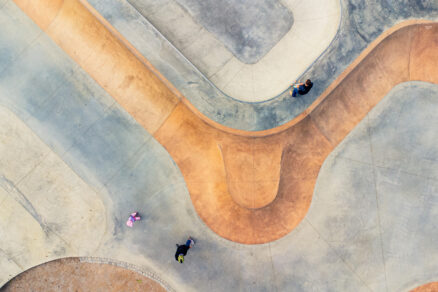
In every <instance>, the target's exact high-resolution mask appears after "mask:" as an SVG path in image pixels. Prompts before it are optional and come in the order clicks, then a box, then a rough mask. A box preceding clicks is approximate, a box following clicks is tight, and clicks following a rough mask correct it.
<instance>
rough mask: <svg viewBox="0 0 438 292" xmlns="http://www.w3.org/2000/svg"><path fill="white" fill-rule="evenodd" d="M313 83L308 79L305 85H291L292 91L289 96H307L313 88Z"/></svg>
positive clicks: (299, 83)
mask: <svg viewBox="0 0 438 292" xmlns="http://www.w3.org/2000/svg"><path fill="white" fill-rule="evenodd" d="M312 86H313V83H312V81H310V79H307V80H306V82H305V83H301V82H298V83H294V84H292V85H291V87H292V89H291V90H290V91H289V94H290V95H291V96H292V97H296V96H297V95H298V94H299V95H306V94H307V93H308V92H309V91H310V89H311V88H312Z"/></svg>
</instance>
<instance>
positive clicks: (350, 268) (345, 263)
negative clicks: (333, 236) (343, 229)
mask: <svg viewBox="0 0 438 292" xmlns="http://www.w3.org/2000/svg"><path fill="white" fill-rule="evenodd" d="M303 221H306V222H307V223H308V224H309V226H310V227H311V228H312V229H313V231H315V232H316V234H318V236H319V237H320V238H321V239H322V240H323V241H324V242H325V244H327V246H328V247H329V248H330V249H331V250H333V251H334V253H335V254H336V255H337V256H338V258H339V259H340V260H341V261H342V262H343V263H344V265H345V266H346V267H347V269H348V270H349V271H350V272H351V273H352V274H353V275H354V276H355V277H356V278H357V279H358V280H359V281H360V282H361V283H362V284H363V285H364V287H366V288H368V290H369V291H373V290H372V289H371V288H370V287H369V286H368V285H367V283H365V281H364V280H363V279H362V278H361V277H360V276H359V275H358V274H357V273H356V272H355V271H354V269H353V268H352V267H351V266H350V265H349V264H348V263H347V262H346V261H345V260H344V258H343V257H342V256H341V255H340V254H339V253H338V252H337V251H336V249H335V248H334V247H333V246H332V245H331V244H330V242H328V241H327V240H326V239H325V238H324V236H322V234H321V233H320V232H319V231H318V230H317V229H316V228H315V226H313V224H312V223H311V222H310V221H309V220H308V219H307V218H306V217H304V220H303Z"/></svg>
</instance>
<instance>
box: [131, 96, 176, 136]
mask: <svg viewBox="0 0 438 292" xmlns="http://www.w3.org/2000/svg"><path fill="white" fill-rule="evenodd" d="M181 101H182V99H178V102H176V103H175V104H174V106H173V108H172V109H171V110H170V111H169V114H168V115H167V116H166V118H165V119H164V120H163V121H162V122H161V123H160V124H159V125H158V126H157V128H156V129H155V130H154V131H153V132H152V133H150V134H151V136H153V137H154V138H155V134H156V133H157V132H158V131H159V130H160V129H161V127H162V126H163V125H164V124H165V123H166V122H167V120H168V119H169V118H170V116H171V115H172V114H173V112H174V111H175V110H176V108H177V107H178V105H179V104H180V103H181ZM129 115H130V116H132V115H131V114H129ZM132 118H134V116H132ZM134 119H135V118H134ZM136 121H137V120H136ZM138 123H139V124H140V122H138ZM141 126H142V127H143V128H144V129H145V130H146V128H145V127H144V126H143V125H141ZM146 131H147V130H146ZM148 132H149V131H148ZM160 144H161V143H160Z"/></svg>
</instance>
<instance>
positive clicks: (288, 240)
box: [0, 1, 438, 291]
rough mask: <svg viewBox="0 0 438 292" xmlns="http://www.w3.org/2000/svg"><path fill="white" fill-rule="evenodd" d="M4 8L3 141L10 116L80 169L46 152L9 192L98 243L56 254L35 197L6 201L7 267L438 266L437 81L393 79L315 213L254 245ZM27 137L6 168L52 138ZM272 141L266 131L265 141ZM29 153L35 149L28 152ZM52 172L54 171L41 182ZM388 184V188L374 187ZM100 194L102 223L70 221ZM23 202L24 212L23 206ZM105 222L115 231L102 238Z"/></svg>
mask: <svg viewBox="0 0 438 292" xmlns="http://www.w3.org/2000/svg"><path fill="white" fill-rule="evenodd" d="M1 8H2V9H1V10H0V21H1V23H2V29H0V34H1V37H0V40H2V41H1V42H0V46H1V49H2V51H3V52H6V53H5V54H2V55H1V57H2V58H1V59H0V60H1V63H0V66H1V72H0V102H1V104H3V105H4V106H5V107H7V108H8V109H9V110H5V111H2V115H0V120H3V119H5V120H4V123H5V124H6V125H5V126H4V127H3V129H8V131H7V132H6V134H5V137H7V138H5V139H0V144H1V145H5V146H7V145H9V146H11V144H8V143H9V142H10V141H16V139H11V138H12V137H15V136H16V135H13V131H12V132H11V131H9V129H11V127H12V128H14V127H15V128H18V127H19V126H20V125H21V127H20V128H25V129H27V130H26V133H28V134H29V135H30V136H29V137H37V138H38V139H37V140H39V141H42V142H43V145H42V146H44V147H42V148H43V149H47V150H48V151H49V152H53V153H54V156H56V157H58V158H59V159H56V161H58V162H59V163H60V164H61V166H63V167H62V168H61V169H64V170H65V173H67V174H70V175H68V176H67V177H66V179H64V178H65V176H64V175H60V176H55V175H53V173H54V172H56V171H57V170H59V169H60V168H57V167H56V165H53V164H50V163H48V162H50V161H43V162H42V164H41V165H45V166H48V167H44V168H40V167H36V168H35V169H36V170H35V172H38V173H39V174H41V175H40V176H35V177H36V178H37V179H36V182H35V181H34V180H33V179H31V177H33V175H30V176H29V178H28V179H26V178H24V179H23V180H21V183H20V181H18V182H16V184H18V185H21V184H23V185H22V186H26V189H25V190H26V191H25V192H23V191H22V196H17V194H16V193H14V192H12V194H11V193H10V192H7V193H6V194H5V200H7V201H8V202H11V201H12V202H17V201H16V198H18V199H19V202H25V201H24V200H23V198H27V197H29V199H28V201H30V202H31V203H32V206H33V207H34V208H33V209H34V210H36V211H41V212H40V213H39V214H40V216H41V217H42V218H43V219H44V218H46V217H47V218H49V219H50V220H48V221H47V222H49V223H50V225H53V226H56V224H55V223H56V220H53V218H54V217H57V218H58V216H59V219H61V222H62V223H63V224H62V226H57V227H60V229H61V230H62V234H66V236H65V237H64V238H65V239H66V241H67V243H68V244H69V245H72V246H75V247H76V246H83V247H84V248H81V249H79V248H77V249H65V253H61V252H60V253H56V254H55V252H54V251H59V249H56V247H57V241H56V238H52V240H51V241H47V240H45V239H44V237H40V238H35V237H34V238H30V239H29V238H28V237H27V236H28V235H29V234H38V232H37V231H38V230H39V228H40V227H38V226H36V225H35V224H34V225H30V224H31V223H29V225H30V226H35V228H27V227H28V226H24V227H23V226H21V224H22V223H28V222H32V221H28V220H27V219H24V217H26V218H28V217H32V214H35V213H32V210H33V209H32V208H27V209H26V208H19V209H13V211H14V213H11V208H10V204H4V205H1V206H0V208H1V213H4V214H10V215H11V216H9V215H8V217H7V218H6V219H5V220H3V218H1V219H2V220H0V224H1V226H2V232H3V233H2V241H1V244H2V246H3V247H6V248H7V249H8V254H5V253H1V254H0V275H1V276H2V281H6V280H7V278H9V277H13V276H14V274H16V273H20V272H21V269H20V268H19V267H18V266H16V265H15V263H14V260H15V258H18V259H20V260H22V262H23V263H28V264H29V265H33V264H40V263H43V262H45V258H44V257H43V256H40V255H41V254H51V255H53V258H56V257H64V256H83V257H84V258H83V259H82V260H86V261H90V262H110V263H112V264H117V265H121V266H123V267H124V268H128V269H133V270H136V271H141V272H142V273H143V274H146V275H149V276H151V277H153V278H154V279H157V281H159V282H160V283H161V284H162V285H163V286H164V287H166V288H167V289H168V290H173V289H175V290H178V291H245V290H247V291H291V290H292V291H309V290H319V291H321V290H324V291H370V290H374V291H401V290H403V291H404V290H407V289H410V288H414V287H417V286H419V285H421V284H424V283H427V282H430V281H436V279H438V275H437V271H438V268H437V267H436V263H438V259H436V255H437V254H438V253H437V245H436V244H435V243H436V237H435V234H436V224H435V222H437V220H436V214H438V213H437V210H436V206H437V204H436V193H437V192H436V189H437V187H436V182H435V181H436V180H435V177H436V173H437V170H436V169H437V168H436V163H435V162H436V161H437V160H438V159H437V158H436V155H437V153H438V152H437V151H436V145H437V144H436V141H437V137H436V110H437V104H436V100H437V98H436V97H437V96H438V89H437V85H434V84H430V83H424V82H407V83H403V84H401V85H398V86H396V88H394V89H393V90H391V92H390V93H389V94H388V95H387V97H386V98H384V99H383V100H382V102H380V103H379V104H378V105H377V106H376V107H375V108H374V109H373V110H372V111H371V112H370V113H369V116H368V118H365V119H363V120H362V122H360V123H359V125H357V126H356V129H354V130H353V131H352V132H350V134H349V135H348V136H347V137H346V139H345V140H344V142H342V144H341V145H340V147H339V148H338V149H335V151H334V152H333V154H332V155H330V156H329V157H328V159H326V161H327V162H326V163H324V165H323V167H322V170H321V171H320V174H319V177H318V180H317V182H316V189H315V192H314V197H313V199H312V204H311V206H310V208H309V213H308V214H307V215H306V216H305V218H304V220H302V221H301V223H300V224H299V225H298V226H297V227H296V228H295V229H294V230H293V231H292V232H290V233H289V234H287V235H286V236H284V237H282V238H281V239H279V240H276V241H273V242H270V243H267V244H257V245H242V244H238V243H235V242H231V241H228V240H224V239H223V238H221V237H219V236H218V235H217V234H215V233H214V232H212V231H211V230H210V229H209V228H208V227H207V226H206V225H205V224H204V223H203V222H202V221H201V220H200V219H199V217H198V215H197V213H196V211H195V209H194V207H193V204H192V201H191V199H190V195H189V193H188V190H187V188H186V184H185V182H184V179H183V177H182V175H181V172H180V171H179V169H178V167H177V166H176V164H175V163H174V161H173V160H172V159H171V157H170V156H169V154H168V153H167V152H166V151H165V149H164V148H163V147H162V146H161V145H160V144H159V143H157V142H156V140H155V139H153V137H151V135H150V134H149V133H147V132H146V131H145V130H144V128H143V127H142V126H141V125H139V124H138V123H137V122H135V121H134V120H133V118H132V117H131V116H130V115H129V114H128V113H127V112H126V111H124V110H123V109H122V108H121V106H120V105H118V104H117V103H115V102H114V99H113V98H112V97H111V96H109V95H108V94H107V93H106V92H105V91H104V90H103V89H102V88H101V87H100V86H98V85H97V84H96V83H95V82H94V81H93V80H92V79H91V78H90V76H89V75H87V74H86V72H84V70H83V69H81V68H79V67H78V66H77V65H76V63H75V62H74V61H73V60H72V59H70V58H69V57H68V55H66V54H65V53H64V51H63V50H62V49H60V48H59V47H58V46H57V45H56V44H55V43H53V42H52V41H51V39H50V38H49V37H48V36H47V35H46V34H45V33H43V32H41V30H39V29H38V28H37V27H36V25H35V24H33V23H32V21H31V20H30V19H29V18H28V17H26V15H24V14H23V13H22V12H21V10H20V9H19V8H18V7H16V6H15V5H14V4H13V2H12V1H7V2H6V4H5V5H4V6H1ZM7 112H13V113H14V114H12V113H10V114H7ZM20 121H21V122H20ZM208 127H210V126H208ZM23 137H27V136H26V135H25V136H23ZM370 137H371V138H370ZM20 141H21V142H20V143H16V144H13V145H12V147H3V148H1V149H2V154H3V153H5V155H2V157H1V158H0V159H6V160H0V161H6V162H5V163H2V164H1V167H2V172H5V173H10V174H11V173H12V174H15V173H16V174H19V173H20V172H21V171H22V170H24V169H31V168H32V166H33V165H34V164H32V162H35V161H34V160H33V159H35V158H38V156H39V155H38V154H35V153H38V151H36V150H38V149H41V147H39V145H41V144H39V143H36V142H35V139H24V142H26V141H30V142H32V143H22V142H23V140H20ZM35 143H36V144H35ZM370 145H372V147H370ZM231 146H232V147H229V148H227V149H228V150H227V149H225V148H224V147H222V150H224V152H223V153H225V155H227V153H233V152H237V151H240V150H241V149H242V148H241V147H239V146H238V145H231ZM359 146H360V147H359ZM258 147H261V146H260V145H258V144H256V143H255V144H254V147H253V149H258ZM49 148H50V149H49ZM370 149H375V150H379V151H373V152H372V153H373V154H374V158H373V160H374V161H375V164H374V167H372V166H371V165H372V161H371V162H370V161H368V162H367V160H366V159H368V157H372V156H371V155H368V156H367V155H366V154H369V153H371V151H370ZM274 150H275V151H278V150H276V149H274ZM364 150H368V152H366V151H364ZM394 150H396V151H394ZM4 151H5V152H4ZM227 151H228V152H227ZM240 152H242V151H240ZM353 154H356V155H355V156H353ZM28 155H30V156H31V157H32V158H33V159H30V160H26V159H24V161H23V163H14V160H17V161H16V162H22V160H21V156H22V157H23V158H26V157H28ZM15 156H17V157H15ZM268 157H270V156H268ZM398 158H403V159H398ZM271 159H272V158H271ZM242 160H243V159H242ZM243 161H244V160H243ZM364 161H365V162H366V163H365V162H364ZM340 162H342V163H340ZM346 162H350V164H349V163H347V164H346ZM400 162H402V163H401V164H400ZM391 164H392V165H391ZM227 165H228V166H230V167H231V168H232V167H233V163H231V164H227ZM228 166H227V167H228ZM357 166H360V167H359V168H357ZM355 168H356V170H355V171H352V172H348V170H350V169H355ZM373 169H375V170H376V172H375V173H376V176H375V179H374V180H375V182H376V184H375V186H376V187H374V188H373V186H374V185H373V184H372V183H371V182H372V181H373ZM61 173H63V172H61ZM65 173H64V174H65ZM58 174H59V173H58ZM345 174H347V175H345ZM348 174H349V175H348ZM365 174H366V175H365ZM254 175H256V173H255V172H254ZM73 178H76V179H73ZM78 178H80V179H78ZM362 178H363V180H361V179H362ZM58 180H59V182H58ZM81 181H82V182H81ZM25 182H33V183H25ZM41 182H47V184H44V186H43V187H42V188H39V186H41V184H40V183H41ZM71 183H73V187H78V186H84V187H85V189H84V188H82V187H81V188H79V190H84V194H85V195H86V198H84V197H82V196H81V195H78V194H76V193H74V195H73V196H72V195H71V194H72V193H71V192H70V191H69V188H68V186H69V185H70V184H71ZM51 186H63V187H61V188H58V187H57V188H56V189H52V188H50V187H51ZM86 186H89V187H86ZM74 189H75V188H74ZM90 189H91V190H92V191H90V192H87V190H90ZM374 189H376V190H377V195H376V194H375V193H372V192H370V190H371V191H373V190H374ZM8 190H9V189H8ZM23 190H24V188H23ZM58 198H60V199H59V200H58ZM64 198H68V199H69V200H63V199H64ZM91 198H98V200H99V201H101V202H102V204H103V206H104V213H105V215H106V216H105V222H104V221H103V220H102V219H101V217H100V216H99V218H100V219H98V220H95V221H92V222H93V225H92V226H96V227H94V229H92V232H87V233H86V238H82V237H81V232H82V229H80V228H78V227H77V226H75V225H74V224H71V225H72V230H70V224H68V222H69V220H66V221H67V222H66V221H64V219H65V217H64V213H66V215H67V219H68V218H70V219H71V221H72V222H82V221H81V220H87V218H89V216H90V215H89V213H88V212H89V209H88V208H86V206H87V205H86V204H85V205H83V204H82V203H81V201H82V200H81V199H84V201H85V200H86V199H91ZM266 200H268V201H269V198H264V201H265V202H266ZM377 200H378V205H379V208H376V203H377ZM5 202H6V201H5ZM19 202H17V204H16V205H17V206H18V204H19ZM49 203H50V204H49ZM40 204H41V205H40ZM24 205H25V206H28V207H29V205H26V204H24ZM3 207H4V208H3ZM134 209H136V210H139V211H140V212H141V213H142V215H143V220H142V221H140V222H137V223H138V224H137V223H136V225H135V226H134V228H132V229H130V228H127V227H126V226H125V221H126V219H127V217H126V216H127V214H129V212H131V211H132V210H134ZM15 210H17V211H18V212H19V213H20V214H21V215H22V217H23V219H22V218H21V217H20V219H22V220H23V221H17V220H16V213H15ZM28 210H29V211H30V212H29V211H28ZM54 214H55V215H57V216H54ZM98 214H101V213H100V212H98ZM378 215H379V216H380V218H381V220H380V223H381V224H380V225H379V224H378V222H379V221H378V219H377V218H378ZM82 217H83V218H82ZM37 218H38V217H37ZM90 219H93V218H90ZM5 222H6V223H5ZM35 222H36V221H35ZM65 222H66V223H65ZM94 224H95V225H94ZM103 225H105V226H103ZM17 226H18V227H20V228H16V227H17ZM379 226H380V229H379ZM29 229H31V230H29ZM78 229H79V231H78ZM102 229H105V230H106V232H104V236H103V237H102V238H100V237H99V235H100V232H98V230H99V231H101V230H102ZM93 231H94V232H93ZM73 234H74V236H73ZM188 234H191V235H192V236H194V237H195V238H196V239H197V246H196V248H194V249H193V250H191V251H190V253H189V255H188V257H187V259H186V261H185V263H184V265H181V264H179V263H177V262H176V261H175V260H174V259H173V254H174V252H175V243H181V242H182V241H184V240H185V239H186V236H187V235H188ZM33 239H35V242H33V241H32V240H33ZM41 239H43V240H41ZM26 240H27V241H26ZM9 242H14V243H15V244H9ZM31 242H32V243H34V244H28V243H31ZM41 242H44V243H46V242H47V245H44V244H40V243H41ZM97 242H100V244H99V245H98V247H97V248H94V249H93V247H94V246H93V244H96V243H97ZM87 243H90V245H89V246H88V245H87ZM52 247H55V249H52ZM39 251H42V253H41V252H39ZM76 251H77V252H76ZM35 255H39V256H35ZM29 259H31V261H29ZM17 262H18V263H20V262H19V261H17ZM30 262H31V263H30ZM26 267H27V264H26ZM26 267H23V269H25V268H26ZM5 275H6V276H5ZM172 288H173V289H172Z"/></svg>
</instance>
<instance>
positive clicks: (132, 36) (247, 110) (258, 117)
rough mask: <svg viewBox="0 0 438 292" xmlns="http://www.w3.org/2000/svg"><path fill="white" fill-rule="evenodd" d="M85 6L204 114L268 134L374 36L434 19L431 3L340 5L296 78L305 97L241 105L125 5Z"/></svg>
mask: <svg viewBox="0 0 438 292" xmlns="http://www.w3.org/2000/svg"><path fill="white" fill-rule="evenodd" d="M88 2H89V3H90V4H91V5H93V7H95V8H96V9H97V11H98V12H99V13H100V14H102V15H103V16H104V17H105V18H106V19H107V20H108V21H109V22H110V23H111V24H112V25H113V26H114V27H115V28H116V29H117V30H118V31H119V32H121V33H122V34H123V35H124V37H125V38H126V39H127V40H128V41H129V42H130V43H131V44H133V45H134V47H136V49H137V50H138V51H139V52H140V53H141V54H142V55H144V56H145V57H146V58H147V59H148V60H149V61H150V62H151V63H152V64H153V65H154V66H155V67H156V68H157V69H158V70H159V71H160V72H161V73H162V74H163V75H164V76H165V77H166V78H167V79H168V80H169V81H170V82H171V83H172V84H173V85H174V86H175V87H176V88H177V89H178V90H179V91H181V93H182V94H183V95H184V96H185V97H186V98H188V99H189V100H190V102H191V103H192V104H193V105H194V106H195V107H196V108H197V109H199V110H200V111H201V112H202V113H203V114H205V115H206V116H207V117H209V118H210V119H212V120H214V121H216V122H218V123H220V124H223V125H226V126H229V127H231V128H235V129H243V130H250V131H254V130H265V129H270V128H273V127H276V126H279V125H282V124H284V123H286V122H288V121H290V120H292V119H293V118H295V117H297V116H298V115H300V114H301V113H302V112H303V111H304V110H305V109H306V108H308V107H309V105H310V104H312V103H313V102H314V101H315V100H316V99H317V97H318V96H320V95H321V93H322V92H323V91H324V90H325V89H326V88H327V87H328V86H329V85H330V84H331V83H332V82H333V81H334V80H335V79H336V78H337V77H338V76H339V75H340V74H341V73H342V72H343V71H344V70H345V68H347V67H348V66H349V65H350V64H351V63H352V62H353V60H355V59H356V58H357V57H358V56H359V54H360V53H361V52H362V51H363V50H364V49H365V48H366V47H367V46H368V45H369V44H370V43H371V42H372V41H373V40H374V39H375V38H376V37H377V36H378V35H380V34H381V33H382V32H383V31H385V30H386V29H388V28H390V27H392V26H393V25H394V24H396V23H399V22H401V21H403V20H406V19H412V18H418V19H430V20H437V19H438V4H437V3H436V1H433V0H429V1H420V0H418V1H408V0H406V1H392V2H391V4H389V3H387V2H386V1H374V0H370V1H366V2H363V1H354V0H342V1H341V7H342V20H341V24H340V28H339V31H338V33H337V35H336V37H335V39H334V40H333V42H332V43H331V44H330V46H329V47H328V48H327V49H326V50H325V51H324V53H322V54H321V56H319V57H318V58H315V61H314V62H313V63H312V64H311V65H310V66H309V68H307V69H306V70H305V71H304V72H303V73H302V74H301V75H300V76H299V77H298V78H297V79H301V80H305V79H307V78H310V79H312V81H314V86H313V88H312V90H311V91H310V92H309V94H307V95H306V96H303V97H299V98H291V97H290V96H289V93H288V92H287V91H285V92H283V93H282V94H280V95H278V96H276V97H275V98H273V99H272V100H269V101H265V102H261V103H245V102H239V101H236V100H234V99H233V98H231V97H228V96H226V95H225V94H223V93H221V92H220V91H218V90H217V88H215V86H214V85H213V84H212V83H211V82H210V81H209V80H208V79H206V78H205V77H204V76H203V75H202V74H201V73H200V72H199V71H198V70H197V69H196V68H194V67H193V66H192V65H191V64H190V62H188V61H187V60H186V59H185V58H184V56H182V55H181V54H180V53H179V52H177V51H176V50H175V48H173V47H172V45H171V44H170V43H169V42H168V41H167V40H166V39H165V38H163V37H162V36H161V35H160V34H159V33H158V32H157V31H156V29H155V28H154V27H153V26H152V25H151V24H150V23H149V22H148V21H146V19H145V18H144V17H143V16H142V15H141V14H140V13H138V11H136V10H135V9H134V8H133V7H131V6H130V5H129V3H126V2H124V1H118V0H111V2H110V3H109V2H108V0H106V1H101V0H90V1H88ZM295 18H296V16H295ZM293 81H294V80H291V82H293Z"/></svg>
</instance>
